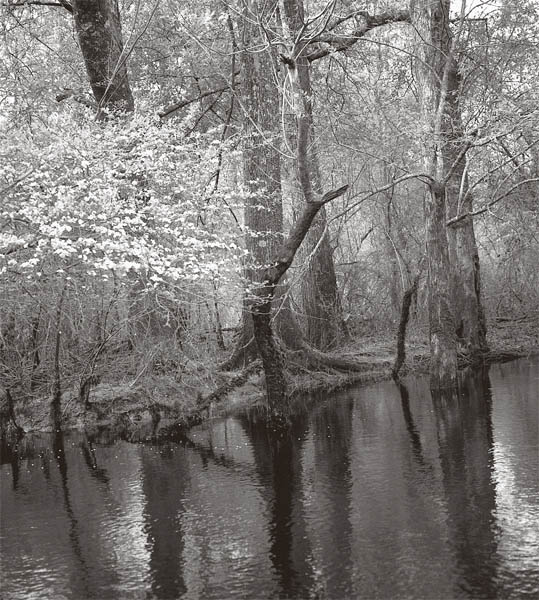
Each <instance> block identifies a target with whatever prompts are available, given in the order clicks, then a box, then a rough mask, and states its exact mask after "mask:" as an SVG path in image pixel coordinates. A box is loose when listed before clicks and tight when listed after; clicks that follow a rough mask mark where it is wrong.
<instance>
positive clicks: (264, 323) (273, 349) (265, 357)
mask: <svg viewBox="0 0 539 600" xmlns="http://www.w3.org/2000/svg"><path fill="white" fill-rule="evenodd" d="M304 126H305V122H304V123H302V124H300V129H301V128H303V127H304ZM305 133H306V134H308V131H306V132H305ZM299 138H300V141H301V139H302V138H303V140H304V141H305V140H306V139H307V137H306V135H303V136H302V135H300V136H299ZM301 149H303V150H301ZM304 150H305V148H304V144H301V143H300V144H298V162H300V163H302V162H303V161H304V159H305V151H304ZM301 168H302V167H301V166H300V169H301ZM347 189H348V186H343V187H341V188H338V189H336V190H332V191H330V192H327V193H326V194H324V195H323V196H322V197H320V196H317V197H314V196H312V197H311V198H310V199H309V201H308V202H306V203H305V206H304V208H303V211H302V212H301V214H300V215H299V217H298V218H297V219H296V221H295V223H294V224H293V225H292V228H291V230H290V233H289V235H288V237H287V238H286V240H285V241H284V242H283V243H282V245H281V247H280V248H279V250H278V252H277V253H276V254H275V255H274V256H273V257H272V259H271V260H270V264H269V266H268V268H266V269H265V271H264V273H263V276H262V282H263V284H262V285H261V286H259V287H258V288H257V289H256V291H255V295H254V298H253V300H252V301H251V302H252V314H253V324H254V334H255V338H256V342H257V345H258V350H259V352H260V355H261V357H262V365H263V367H264V373H265V375H266V393H267V398H268V404H269V406H270V408H271V409H272V410H273V411H278V410H279V408H280V407H281V406H282V404H283V401H284V400H285V398H286V381H285V377H284V366H283V360H282V356H281V353H280V352H279V348H278V347H277V345H276V343H275V339H274V337H273V331H272V327H271V303H272V300H273V297H274V294H275V290H276V288H277V285H278V283H279V281H280V280H281V278H282V277H283V276H284V274H285V273H286V272H287V271H288V268H289V267H290V265H291V264H292V261H293V260H294V257H295V256H296V252H297V251H298V248H299V247H300V246H301V243H302V242H303V240H304V239H305V236H306V235H307V232H308V231H309V228H310V227H311V224H312V222H313V221H314V219H315V218H316V215H317V214H318V212H319V210H320V209H321V208H322V206H324V205H325V204H326V203H327V202H329V201H330V200H333V199H334V198H338V197H339V196H341V195H342V194H344V193H345V192H346V190H347Z"/></svg>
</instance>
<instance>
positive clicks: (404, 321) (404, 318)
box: [391, 273, 420, 380]
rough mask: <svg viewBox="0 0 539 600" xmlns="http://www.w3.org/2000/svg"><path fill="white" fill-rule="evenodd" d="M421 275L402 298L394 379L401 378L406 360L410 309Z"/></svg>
mask: <svg viewBox="0 0 539 600" xmlns="http://www.w3.org/2000/svg"><path fill="white" fill-rule="evenodd" d="M419 276H420V273H418V274H417V276H416V277H415V279H414V281H413V283H412V285H411V286H410V287H409V288H408V289H407V290H406V291H405V292H404V294H403V296H402V308H401V318H400V322H399V330H398V332H397V356H396V358H395V364H394V365H393V369H392V371H391V375H392V376H393V379H396V380H397V379H398V378H399V372H400V370H401V368H402V365H403V364H404V361H405V360H406V329H407V327H408V320H409V318H410V307H411V305H412V300H413V298H414V296H415V295H416V293H417V284H418V283H419Z"/></svg>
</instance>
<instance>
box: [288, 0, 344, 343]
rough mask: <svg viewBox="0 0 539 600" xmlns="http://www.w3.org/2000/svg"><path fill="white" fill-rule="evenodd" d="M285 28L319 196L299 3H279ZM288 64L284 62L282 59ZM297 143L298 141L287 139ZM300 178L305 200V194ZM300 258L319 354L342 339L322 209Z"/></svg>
mask: <svg viewBox="0 0 539 600" xmlns="http://www.w3.org/2000/svg"><path fill="white" fill-rule="evenodd" d="M283 6H284V13H285V14H284V15H283V19H284V21H285V29H287V30H288V31H289V34H290V40H289V43H290V44H293V47H292V48H291V56H289V57H287V58H290V59H292V61H293V65H294V68H293V69H289V74H290V78H289V81H290V86H291V90H289V91H291V92H292V96H293V99H294V100H293V102H294V105H295V106H294V108H295V112H296V114H297V115H298V119H304V120H306V121H307V123H308V127H309V141H308V148H309V149H308V162H309V166H308V177H309V186H310V187H311V188H312V189H313V190H314V191H315V192H316V193H317V194H321V193H322V178H321V173H320V162H319V158H318V154H317V147H316V139H315V132H314V121H313V102H312V97H313V88H312V81H311V66H310V62H309V60H308V58H307V56H308V55H307V51H306V47H307V44H308V41H306V40H304V39H303V38H301V37H299V36H300V33H301V29H302V26H303V23H304V20H305V19H304V17H305V15H304V7H303V0H285V1H284V3H283ZM285 60H286V58H285ZM291 138H292V139H293V141H295V143H296V144H297V143H298V137H297V136H296V135H295V134H293V135H292V136H291ZM299 179H300V184H301V188H302V191H303V196H304V200H305V201H307V202H308V201H309V198H308V197H307V196H308V193H309V192H308V191H307V192H306V190H305V185H304V182H303V181H302V180H301V177H299ZM304 255H305V257H306V260H308V266H307V270H306V273H305V277H304V278H303V281H302V305H303V312H304V314H305V322H306V332H305V333H306V338H307V340H308V342H309V343H310V344H312V345H313V346H315V347H316V348H319V349H321V350H326V349H328V348H330V347H332V346H334V345H335V344H336V343H337V342H338V341H339V339H340V338H342V336H343V335H344V331H343V327H342V323H343V320H342V311H341V303H340V298H339V293H338V289H337V277H336V274H335V264H334V261H333V250H332V248H331V245H330V243H329V233H328V231H327V217H326V210H325V207H322V208H321V209H320V212H319V213H318V215H317V217H316V219H315V220H314V222H313V225H312V227H311V229H310V230H309V232H308V233H307V237H306V240H305V249H304Z"/></svg>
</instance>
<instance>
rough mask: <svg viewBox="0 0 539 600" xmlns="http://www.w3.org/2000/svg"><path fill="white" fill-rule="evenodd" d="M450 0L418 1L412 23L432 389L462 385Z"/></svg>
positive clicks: (414, 5)
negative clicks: (454, 281)
mask: <svg viewBox="0 0 539 600" xmlns="http://www.w3.org/2000/svg"><path fill="white" fill-rule="evenodd" d="M449 5H450V2H449V0H435V1H434V2H433V1H432V0H415V2H413V3H412V7H411V9H412V10H411V18H412V24H413V25H414V27H415V29H416V31H417V34H418V44H417V48H416V56H417V60H416V73H417V79H418V88H419V95H420V104H421V114H422V125H423V132H424V135H425V137H424V140H423V148H424V156H423V159H424V168H425V171H426V173H427V174H428V175H429V176H430V180H429V186H428V188H429V189H428V192H427V195H426V199H425V229H426V246H427V265H428V286H429V295H428V298H429V300H428V302H429V329H430V354H431V367H430V383H431V388H433V389H443V388H448V387H454V386H455V385H456V383H457V346H456V336H455V319H454V315H453V311H452V300H451V278H450V263H449V250H448V241H447V234H446V185H445V183H446V182H445V179H444V178H445V175H446V172H445V169H446V165H444V155H443V151H442V147H443V143H444V135H443V134H444V131H443V117H444V114H445V112H446V110H445V103H446V99H447V78H448V73H449V69H448V59H450V52H449V53H448V52H447V49H451V48H452V41H451V32H450V29H449V25H450V20H449Z"/></svg>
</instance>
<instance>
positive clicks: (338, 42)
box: [307, 9, 410, 62]
mask: <svg viewBox="0 0 539 600" xmlns="http://www.w3.org/2000/svg"><path fill="white" fill-rule="evenodd" d="M355 14H357V15H359V16H361V17H362V18H363V22H362V23H361V25H359V27H357V28H356V29H355V30H354V31H353V32H352V33H350V34H348V35H339V34H333V33H326V34H321V35H319V36H316V37H314V38H312V39H311V40H309V43H311V44H312V43H316V42H320V43H324V44H329V46H328V47H325V48H319V49H318V50H314V51H313V52H311V53H309V54H308V55H307V58H308V60H309V61H310V62H313V61H315V60H318V59H319V58H323V57H324V56H327V55H328V54H332V53H333V52H344V51H345V50H348V49H349V48H350V47H351V46H353V45H354V44H355V43H356V42H357V41H358V40H359V39H361V38H362V37H364V36H365V34H367V33H368V32H369V31H371V30H372V29H375V28H376V27H381V26H383V25H387V24H389V23H397V22H406V23H409V22H410V11H409V10H408V9H404V10H398V11H395V12H389V11H388V12H384V13H381V14H379V15H370V14H369V13H368V12H366V11H359V12H358V13H354V15H355ZM354 15H353V16H354ZM347 18H349V17H347ZM347 18H344V19H343V20H346V19H347ZM341 22H342V21H341ZM335 26H336V25H333V26H332V27H331V28H333V27H335Z"/></svg>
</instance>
